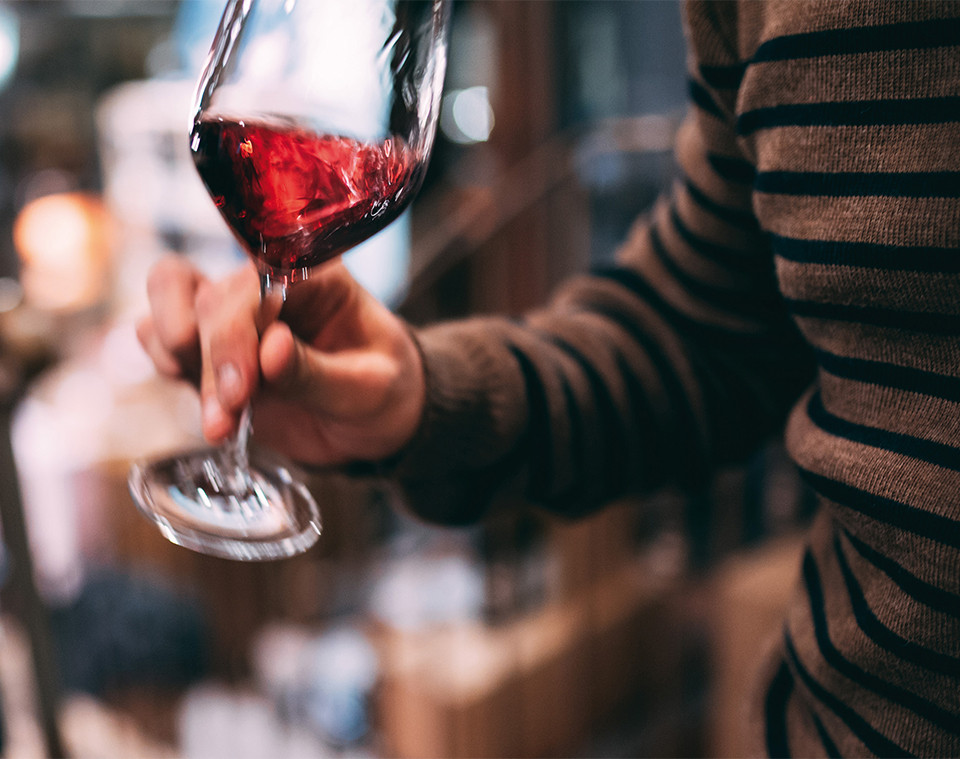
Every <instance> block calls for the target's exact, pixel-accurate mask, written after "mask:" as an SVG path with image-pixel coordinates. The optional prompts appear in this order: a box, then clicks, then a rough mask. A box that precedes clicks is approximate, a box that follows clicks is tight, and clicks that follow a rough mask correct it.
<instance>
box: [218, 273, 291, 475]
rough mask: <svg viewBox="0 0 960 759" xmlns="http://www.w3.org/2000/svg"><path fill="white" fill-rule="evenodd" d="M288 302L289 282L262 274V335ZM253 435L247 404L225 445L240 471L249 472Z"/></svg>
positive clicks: (225, 451)
mask: <svg viewBox="0 0 960 759" xmlns="http://www.w3.org/2000/svg"><path fill="white" fill-rule="evenodd" d="M286 300H287V282H286V281H285V280H283V279H280V280H277V279H276V278H275V277H273V276H271V275H270V274H269V273H268V272H260V315H259V316H260V318H259V322H260V323H259V324H258V325H257V327H258V330H259V331H260V332H261V333H262V332H263V330H264V329H265V328H266V326H267V325H268V324H270V322H272V321H273V320H274V319H276V318H277V316H279V314H280V309H281V308H282V307H283V304H284V302H285V301H286ZM252 434H253V406H252V404H250V403H247V405H246V407H245V408H244V409H243V413H242V414H240V422H239V425H238V426H237V434H236V435H235V436H234V437H233V438H231V439H230V440H228V441H227V442H226V443H225V444H224V453H225V454H226V458H227V460H228V461H230V462H232V463H233V464H234V466H236V467H237V469H238V470H239V471H242V472H245V471H247V468H248V465H249V459H250V457H249V454H248V450H249V446H250V436H251V435H252Z"/></svg>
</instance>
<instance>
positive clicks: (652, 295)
mask: <svg viewBox="0 0 960 759" xmlns="http://www.w3.org/2000/svg"><path fill="white" fill-rule="evenodd" d="M593 274H594V276H597V277H601V278H603V279H607V280H610V281H611V282H616V283H617V284H619V285H620V286H622V287H624V288H626V289H627V290H629V291H630V292H631V293H633V294H634V295H636V296H637V297H638V298H639V299H640V300H641V301H642V302H643V303H644V304H645V305H647V306H649V307H650V308H652V309H653V310H654V311H656V312H657V314H659V315H660V317H661V318H662V319H664V321H666V322H667V323H668V324H669V325H670V326H672V327H673V328H674V329H676V330H677V331H678V332H679V333H681V334H685V335H690V336H693V337H694V338H696V339H700V340H704V341H709V342H710V343H712V344H713V345H715V346H718V347H722V346H723V345H726V346H728V347H729V348H730V349H731V350H737V349H744V348H747V349H749V348H752V347H754V346H756V344H757V340H758V338H759V337H760V336H759V335H757V334H751V333H748V332H743V331H742V330H739V329H733V328H729V327H724V326H722V325H719V324H705V323H703V322H700V321H697V320H696V319H692V318H690V317H689V316H687V315H686V314H684V313H681V312H680V311H678V310H677V309H676V308H674V307H673V306H671V305H670V304H669V303H667V301H665V300H664V299H663V298H662V297H661V296H660V293H658V292H657V291H656V290H655V289H654V288H653V287H651V286H650V284H649V283H648V282H647V281H646V279H644V278H643V277H642V276H641V275H640V274H638V273H637V272H635V271H633V270H632V269H628V268H626V267H623V266H615V267H612V268H605V269H597V270H595V271H594V272H593ZM583 305H584V308H587V309H589V310H591V311H598V312H599V311H602V310H603V309H604V308H605V307H604V306H602V305H601V304H597V303H589V302H588V303H584V304H583ZM619 319H620V320H621V321H622V323H623V324H624V326H625V327H626V325H627V324H628V323H629V322H630V319H629V318H627V317H625V316H624V315H623V314H621V315H620V316H619ZM634 331H636V327H634Z"/></svg>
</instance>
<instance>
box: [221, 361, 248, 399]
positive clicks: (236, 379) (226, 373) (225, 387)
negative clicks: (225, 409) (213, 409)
mask: <svg viewBox="0 0 960 759" xmlns="http://www.w3.org/2000/svg"><path fill="white" fill-rule="evenodd" d="M242 391H243V387H242V385H241V380H240V370H239V369H237V367H236V366H234V365H233V364H224V365H223V366H221V367H220V368H219V369H218V370H217V394H218V395H219V396H220V398H221V399H222V400H223V401H225V402H227V403H233V402H234V401H236V400H237V398H238V397H239V396H240V393H241V392H242Z"/></svg>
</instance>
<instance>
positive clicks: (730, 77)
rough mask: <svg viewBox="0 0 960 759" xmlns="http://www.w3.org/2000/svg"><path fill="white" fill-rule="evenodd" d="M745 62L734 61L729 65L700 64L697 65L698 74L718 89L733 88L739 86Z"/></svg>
mask: <svg viewBox="0 0 960 759" xmlns="http://www.w3.org/2000/svg"><path fill="white" fill-rule="evenodd" d="M745 69H746V64H744V63H735V64H732V65H730V66H708V65H705V64H701V65H700V66H698V67H697V70H698V71H699V72H700V76H702V77H703V81H705V82H706V83H707V84H708V85H709V86H710V87H715V88H716V89H720V90H735V89H737V88H738V87H739V86H740V81H741V80H742V79H743V72H744V70H745Z"/></svg>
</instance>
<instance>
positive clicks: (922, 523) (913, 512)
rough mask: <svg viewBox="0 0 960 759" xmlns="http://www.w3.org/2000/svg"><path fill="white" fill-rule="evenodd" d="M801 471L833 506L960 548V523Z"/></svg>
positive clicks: (800, 468)
mask: <svg viewBox="0 0 960 759" xmlns="http://www.w3.org/2000/svg"><path fill="white" fill-rule="evenodd" d="M799 471H800V474H801V475H802V477H803V479H804V480H806V482H807V484H809V485H810V487H812V488H813V489H814V491H816V492H817V493H818V494H819V495H821V496H822V497H824V498H826V499H827V500H829V501H832V502H833V503H836V504H838V505H840V506H844V507H846V508H848V509H853V510H854V511H858V512H860V513H861V514H863V515H864V516H868V517H870V518H871V519H875V520H876V521H878V522H883V523H884V524H888V525H891V526H892V527H898V528H900V529H902V530H906V531H907V532H912V533H913V534H914V535H919V536H920V537H923V538H927V539H928V540H932V541H935V542H937V543H943V544H945V545H948V546H951V547H953V548H960V521H957V520H955V519H950V518H948V517H943V516H940V515H939V514H933V513H931V512H929V511H924V510H923V509H918V508H917V507H916V506H911V505H909V504H907V503H902V502H901V501H897V500H894V499H893V498H886V497H884V496H880V495H876V494H874V493H868V492H867V491H865V490H860V489H859V488H855V487H853V486H852V485H847V484H846V483H843V482H838V481H837V480H832V479H830V478H829V477H824V476H823V475H821V474H816V473H815V472H811V471H810V470H808V469H804V468H803V467H799Z"/></svg>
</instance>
